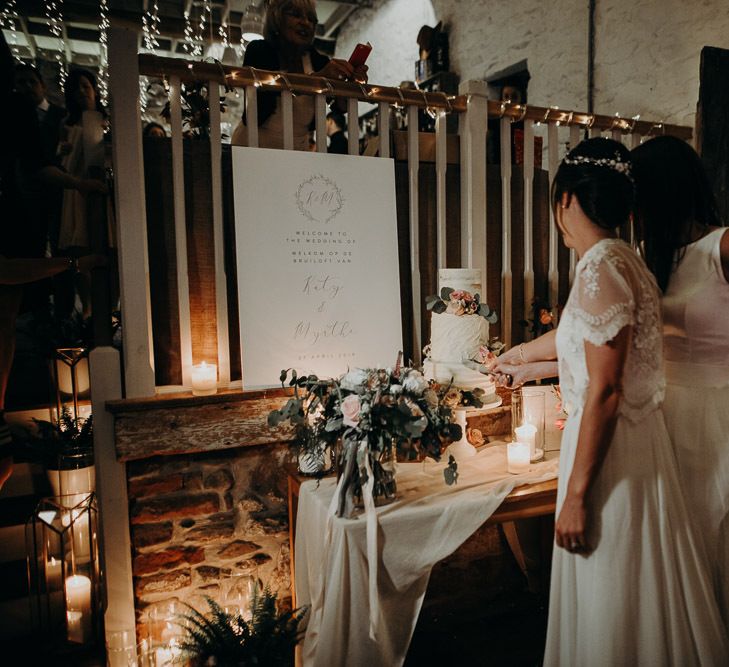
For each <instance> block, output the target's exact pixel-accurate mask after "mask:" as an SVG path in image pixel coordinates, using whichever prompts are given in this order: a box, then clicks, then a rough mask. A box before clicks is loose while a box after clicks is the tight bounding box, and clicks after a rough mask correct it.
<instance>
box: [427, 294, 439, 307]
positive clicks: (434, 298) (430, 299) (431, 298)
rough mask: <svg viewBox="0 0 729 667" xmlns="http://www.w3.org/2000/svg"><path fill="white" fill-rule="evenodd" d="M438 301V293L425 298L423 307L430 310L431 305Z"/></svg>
mask: <svg viewBox="0 0 729 667" xmlns="http://www.w3.org/2000/svg"><path fill="white" fill-rule="evenodd" d="M439 301H440V297H439V296H438V295H433V296H429V297H427V298H426V299H425V307H426V308H427V309H428V310H432V309H433V306H435V304H436V303H438V302H439Z"/></svg>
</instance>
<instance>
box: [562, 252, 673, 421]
mask: <svg viewBox="0 0 729 667" xmlns="http://www.w3.org/2000/svg"><path fill="white" fill-rule="evenodd" d="M625 326H632V327H633V335H632V338H631V341H630V350H629V352H628V358H627V360H626V364H625V373H624V376H623V399H622V400H621V401H620V407H619V408H618V410H619V413H620V414H621V415H623V416H626V417H628V418H629V419H630V420H631V421H638V420H640V419H642V418H643V417H644V416H645V415H646V414H648V413H649V412H651V411H652V410H654V409H655V408H656V407H657V406H658V405H660V403H661V402H662V401H663V395H664V387H665V382H664V376H663V363H662V358H663V355H662V351H661V343H662V338H661V318H660V296H659V291H658V287H657V286H656V282H655V280H654V278H653V276H652V274H651V273H650V272H649V271H648V269H647V268H646V265H645V264H644V263H643V260H641V259H640V257H638V255H637V254H636V253H635V252H634V251H633V250H632V249H631V247H630V246H629V245H628V244H627V243H625V242H624V241H621V240H619V239H603V240H601V241H598V242H597V243H596V244H595V245H593V246H592V247H591V248H589V249H588V250H587V252H586V253H585V254H584V255H583V256H582V258H581V259H580V261H579V262H578V264H577V268H576V269H575V282H574V285H573V286H572V290H571V291H570V296H569V299H568V300H567V305H566V306H565V309H564V312H563V314H562V319H561V321H560V324H559V327H558V329H557V351H558V356H559V378H560V386H561V387H562V393H563V395H564V402H565V405H569V406H570V407H571V409H572V410H576V411H577V410H581V408H582V406H583V405H584V402H585V393H586V390H587V386H588V384H589V380H590V378H589V375H588V373H587V362H586V359H585V345H584V344H585V341H588V342H590V343H592V344H593V345H604V344H605V343H607V342H608V341H610V340H612V339H613V338H615V336H616V335H617V334H618V332H619V331H620V330H621V329H622V328H623V327H625ZM571 415H572V412H570V416H571Z"/></svg>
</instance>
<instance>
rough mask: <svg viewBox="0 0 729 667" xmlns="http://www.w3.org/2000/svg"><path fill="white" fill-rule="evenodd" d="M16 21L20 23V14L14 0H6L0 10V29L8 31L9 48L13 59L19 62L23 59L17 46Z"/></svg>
mask: <svg viewBox="0 0 729 667" xmlns="http://www.w3.org/2000/svg"><path fill="white" fill-rule="evenodd" d="M18 23H20V16H19V15H18V8H17V3H16V0H7V2H6V3H5V9H4V10H3V11H2V12H0V29H3V30H8V31H10V50H11V51H12V52H13V57H14V58H15V60H17V61H18V62H19V63H20V62H23V60H22V59H21V57H20V49H19V48H18V27H17V24H18Z"/></svg>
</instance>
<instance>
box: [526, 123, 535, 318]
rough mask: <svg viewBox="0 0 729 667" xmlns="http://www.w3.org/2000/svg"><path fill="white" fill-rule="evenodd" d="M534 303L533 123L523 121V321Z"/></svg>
mask: <svg viewBox="0 0 729 667" xmlns="http://www.w3.org/2000/svg"><path fill="white" fill-rule="evenodd" d="M533 301H534V121H531V120H529V119H525V120H524V319H525V320H528V319H531V317H532V302H533Z"/></svg>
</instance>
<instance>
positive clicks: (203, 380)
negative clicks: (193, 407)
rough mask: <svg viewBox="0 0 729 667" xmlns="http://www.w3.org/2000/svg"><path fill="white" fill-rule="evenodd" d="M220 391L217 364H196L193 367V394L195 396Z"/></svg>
mask: <svg viewBox="0 0 729 667" xmlns="http://www.w3.org/2000/svg"><path fill="white" fill-rule="evenodd" d="M217 391H218V366H217V364H206V363H205V362H204V361H203V362H202V363H201V364H195V365H194V366H193V367H192V394H193V396H209V395H210V394H214V393H216V392H217Z"/></svg>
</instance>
